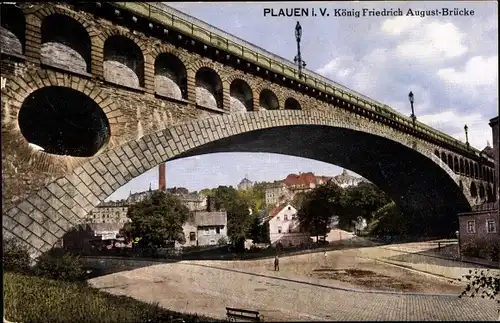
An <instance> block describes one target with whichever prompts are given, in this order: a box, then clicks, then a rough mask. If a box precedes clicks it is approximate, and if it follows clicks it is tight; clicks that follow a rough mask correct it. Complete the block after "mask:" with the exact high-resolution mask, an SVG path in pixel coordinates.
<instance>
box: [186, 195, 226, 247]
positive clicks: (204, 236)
mask: <svg viewBox="0 0 500 323" xmlns="http://www.w3.org/2000/svg"><path fill="white" fill-rule="evenodd" d="M182 228H183V232H184V238H185V240H186V242H185V243H184V245H183V246H184V247H188V246H209V245H217V244H219V243H220V242H221V241H222V240H224V241H225V242H227V241H228V236H227V213H226V212H225V211H216V210H215V200H214V199H213V198H210V199H208V203H207V208H206V211H194V212H191V213H190V216H189V219H188V221H187V222H186V224H184V226H183V227H182Z"/></svg>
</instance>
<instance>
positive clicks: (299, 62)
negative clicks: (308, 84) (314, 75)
mask: <svg viewBox="0 0 500 323" xmlns="http://www.w3.org/2000/svg"><path fill="white" fill-rule="evenodd" d="M301 38H302V26H300V23H299V22H298V21H297V24H296V25H295V40H297V55H296V56H295V57H294V58H293V62H294V63H296V64H297V67H298V69H299V78H301V77H302V68H303V67H306V62H304V61H303V60H302V56H301V54H300V39H301Z"/></svg>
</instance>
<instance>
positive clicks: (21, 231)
mask: <svg viewBox="0 0 500 323" xmlns="http://www.w3.org/2000/svg"><path fill="white" fill-rule="evenodd" d="M12 233H14V234H15V235H16V236H18V237H19V238H21V239H22V240H26V239H27V238H28V237H29V236H30V235H31V232H30V231H28V229H26V228H25V227H23V226H22V225H17V226H16V227H15V228H14V229H13V230H12Z"/></svg>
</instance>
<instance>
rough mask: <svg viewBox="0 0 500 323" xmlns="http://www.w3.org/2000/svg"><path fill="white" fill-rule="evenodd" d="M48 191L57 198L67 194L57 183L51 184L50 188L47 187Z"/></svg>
mask: <svg viewBox="0 0 500 323" xmlns="http://www.w3.org/2000/svg"><path fill="white" fill-rule="evenodd" d="M47 188H48V190H49V191H50V192H51V193H52V194H54V195H55V196H56V197H57V198H60V197H62V196H63V195H64V194H66V193H65V192H64V190H63V189H62V188H61V187H60V186H59V185H57V184H56V183H50V184H49V185H48V186H47Z"/></svg>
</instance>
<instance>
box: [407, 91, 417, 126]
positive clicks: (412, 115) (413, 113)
mask: <svg viewBox="0 0 500 323" xmlns="http://www.w3.org/2000/svg"><path fill="white" fill-rule="evenodd" d="M408 99H409V100H410V105H411V116H410V117H411V119H412V120H413V125H415V120H416V119H417V117H416V116H415V110H414V109H413V100H414V97H413V92H412V91H410V93H408Z"/></svg>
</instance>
